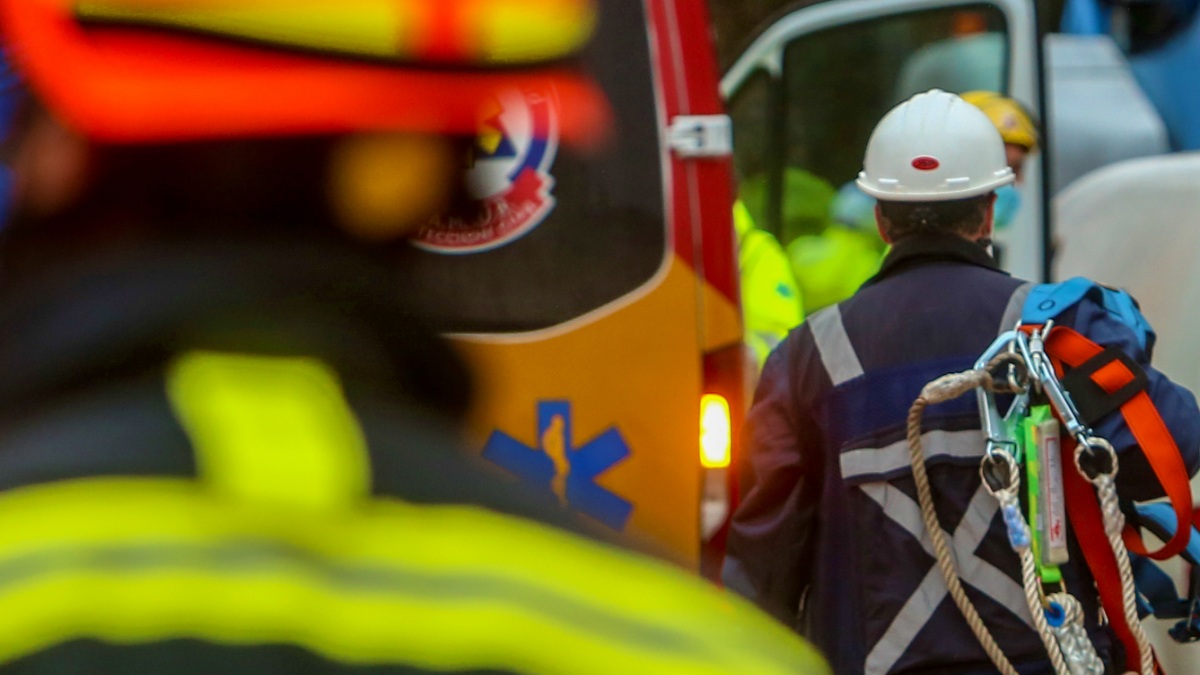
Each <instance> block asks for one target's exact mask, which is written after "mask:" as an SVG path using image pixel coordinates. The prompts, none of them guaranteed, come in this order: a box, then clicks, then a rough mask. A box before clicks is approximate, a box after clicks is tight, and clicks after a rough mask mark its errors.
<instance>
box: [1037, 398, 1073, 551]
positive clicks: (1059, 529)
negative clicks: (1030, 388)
mask: <svg viewBox="0 0 1200 675" xmlns="http://www.w3.org/2000/svg"><path fill="white" fill-rule="evenodd" d="M1034 434H1035V438H1036V440H1037V454H1038V463H1039V464H1041V470H1042V471H1041V474H1042V475H1041V476H1040V478H1041V481H1040V485H1039V490H1038V491H1039V493H1040V494H1039V495H1038V501H1040V502H1041V507H1042V508H1041V514H1042V518H1041V520H1042V524H1043V527H1040V528H1038V537H1039V538H1040V539H1041V555H1042V563H1043V564H1045V565H1061V564H1063V563H1065V562H1067V560H1069V559H1070V554H1069V553H1068V552H1067V507H1066V497H1065V496H1064V495H1063V483H1062V455H1061V454H1060V452H1059V443H1060V442H1061V440H1060V436H1059V427H1058V420H1056V419H1054V418H1050V419H1048V420H1045V421H1044V422H1041V423H1040V424H1038V425H1037V428H1036V429H1035V432H1034Z"/></svg>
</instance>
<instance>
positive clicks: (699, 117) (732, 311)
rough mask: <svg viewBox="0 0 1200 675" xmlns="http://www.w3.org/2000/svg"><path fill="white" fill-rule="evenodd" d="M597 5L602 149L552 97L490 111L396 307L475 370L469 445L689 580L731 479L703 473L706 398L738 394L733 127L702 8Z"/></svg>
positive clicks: (618, 2)
mask: <svg viewBox="0 0 1200 675" xmlns="http://www.w3.org/2000/svg"><path fill="white" fill-rule="evenodd" d="M597 6H598V8H599V10H600V15H599V21H598V23H597V26H596V31H595V37H594V39H593V40H592V42H591V43H590V44H589V45H588V47H587V48H586V50H585V51H584V53H583V54H582V55H581V56H580V59H579V62H580V66H581V67H582V68H583V69H584V70H585V71H586V73H587V74H588V76H589V77H591V78H592V79H593V80H594V81H595V83H596V84H597V85H598V86H599V87H600V89H601V90H602V91H603V93H604V95H605V97H606V99H607V100H608V102H609V105H610V107H611V111H612V129H611V130H610V133H609V135H608V138H607V142H603V143H600V145H599V147H597V148H594V149H593V150H592V151H591V152H583V151H581V150H579V149H576V148H571V147H568V146H565V145H563V144H561V143H560V142H559V136H558V131H557V125H556V121H555V119H554V117H553V107H552V106H550V105H548V104H547V101H548V100H549V98H551V97H553V96H554V95H555V92H553V91H532V90H531V91H510V92H506V93H504V94H502V95H499V96H497V97H496V98H495V100H494V101H493V102H492V105H491V106H490V107H489V108H488V109H486V110H483V111H481V115H480V125H479V130H478V137H477V138H476V139H475V142H474V144H473V147H472V148H471V152H470V156H469V157H468V160H469V163H468V169H469V170H468V185H467V188H468V190H469V192H470V195H471V196H472V197H473V198H474V200H475V201H476V203H477V204H478V206H479V208H478V209H477V212H475V213H469V214H462V215H455V216H453V217H447V218H444V219H440V220H438V221H437V222H434V223H431V224H429V225H428V226H427V227H425V228H424V229H423V230H422V231H420V232H419V233H418V234H417V235H416V237H415V241H414V242H413V243H414V245H413V247H412V249H411V250H410V251H407V258H406V260H405V262H404V269H405V270H406V271H407V272H408V280H409V286H408V288H406V292H407V293H408V294H409V295H410V296H411V297H412V298H413V299H414V301H415V302H419V303H420V304H421V305H422V309H423V313H424V314H425V315H426V316H427V317H428V318H429V320H430V321H432V322H433V323H434V324H435V326H436V327H437V328H438V329H439V330H441V331H443V332H445V333H447V334H449V335H450V336H451V338H452V340H453V341H454V343H455V345H456V346H457V347H458V349H459V351H460V352H461V353H462V354H463V355H464V356H465V357H466V359H467V361H468V362H469V364H470V366H471V368H472V372H473V375H474V377H475V381H476V397H475V408H474V410H473V413H472V417H471V420H470V423H469V427H470V428H469V430H468V433H467V437H466V438H465V443H466V444H467V445H468V447H470V448H472V449H474V450H475V451H476V452H478V453H479V454H480V455H481V457H482V458H483V459H484V460H485V462H487V463H488V464H490V465H492V466H493V467H494V468H495V469H496V471H497V472H498V473H499V474H501V475H505V476H507V477H508V478H510V479H512V480H516V481H521V482H523V483H524V484H525V485H526V486H527V489H528V491H529V492H530V493H531V494H541V495H542V496H543V497H544V498H546V499H547V500H548V501H557V502H559V503H561V504H562V505H563V506H565V507H568V508H570V509H571V510H573V511H575V512H577V513H579V514H580V515H581V516H582V517H583V518H584V519H586V520H588V521H590V522H592V523H593V524H595V525H597V526H598V527H600V528H607V529H608V530H611V531H613V532H619V533H627V534H629V535H631V536H633V537H637V538H642V539H647V540H650V541H652V542H653V543H654V546H655V547H656V548H657V549H659V550H661V551H662V552H663V553H664V555H667V556H670V557H673V558H676V559H678V560H679V561H681V562H683V563H685V564H688V565H691V566H698V564H699V559H700V554H701V538H702V534H701V508H702V499H703V496H704V495H705V490H704V487H705V481H706V479H708V480H709V481H710V482H713V481H712V479H713V478H715V479H716V484H715V485H714V488H720V487H721V485H720V484H719V480H720V478H721V477H722V476H723V475H724V473H723V472H722V470H721V469H720V466H718V467H717V468H716V469H713V470H709V469H706V468H705V467H703V466H702V461H703V458H702V456H701V453H700V449H699V446H700V436H701V431H700V430H701V423H700V418H701V409H702V402H704V401H706V400H709V399H708V398H707V397H706V394H712V393H723V392H725V391H726V390H729V389H733V390H734V391H733V392H732V393H731V394H730V396H728V397H726V399H727V400H728V399H729V398H733V397H734V395H736V394H737V391H736V389H737V387H738V386H739V385H740V384H741V377H740V370H739V367H740V360H738V356H739V355H740V350H739V349H738V346H739V341H740V338H741V329H740V326H739V318H738V308H737V303H736V297H737V296H736V274H735V267H734V255H733V252H732V246H733V243H732V238H733V237H732V224H731V220H730V217H731V216H730V205H731V202H732V197H731V195H730V189H731V186H732V180H731V169H730V167H731V164H732V162H731V159H730V157H729V154H730V142H729V140H728V136H729V134H728V128H729V124H728V121H727V119H726V118H724V116H723V114H722V110H721V100H720V97H719V95H718V93H717V81H718V71H717V68H716V64H715V57H714V53H713V50H712V45H711V43H710V42H709V40H710V32H709V30H708V23H707V20H706V12H705V11H704V9H705V8H704V6H703V0H605V1H604V2H600V3H597ZM601 131H602V130H600V129H597V130H596V133H597V136H600V134H601ZM722 139H724V141H723V142H722ZM597 140H600V139H599V138H598V139H597ZM731 355H732V356H731ZM730 383H732V384H730ZM729 403H730V407H732V408H734V409H735V410H736V407H737V401H736V400H733V401H729ZM729 426H731V425H730V424H729V423H728V422H726V424H725V425H724V428H725V429H726V441H727V442H726V444H725V446H724V452H725V454H724V456H723V457H718V458H717V460H722V461H716V462H714V463H715V464H717V465H723V464H726V463H728V461H729V452H730V451H729V448H728V445H729V443H728V439H727V436H728V431H727V428H728V427H729ZM714 471H715V472H716V473H715V474H714V475H712V476H710V474H713V472H714ZM714 491H715V492H717V493H718V494H717V495H716V497H717V498H718V499H717V500H716V501H718V502H719V498H720V497H721V494H720V490H718V489H714ZM716 506H717V507H719V506H721V504H719V503H718V504H716ZM711 510H713V511H716V512H717V513H716V515H715V516H714V517H712V518H710V520H719V519H720V518H719V517H720V516H721V509H719V508H714V509H711ZM726 510H727V509H726Z"/></svg>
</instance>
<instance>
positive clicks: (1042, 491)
mask: <svg viewBox="0 0 1200 675" xmlns="http://www.w3.org/2000/svg"><path fill="white" fill-rule="evenodd" d="M1084 297H1091V298H1092V299H1094V300H1096V301H1097V302H1098V303H1099V304H1100V305H1101V306H1102V307H1103V308H1104V310H1105V311H1106V312H1108V313H1109V314H1110V315H1113V316H1115V317H1116V318H1117V319H1119V320H1120V321H1121V322H1122V323H1123V324H1124V325H1126V326H1128V327H1130V328H1131V329H1132V330H1133V331H1134V333H1135V335H1136V336H1137V339H1138V342H1139V345H1140V346H1141V347H1142V348H1143V349H1144V350H1148V349H1149V348H1150V347H1152V345H1153V340H1154V333H1153V331H1152V330H1151V329H1150V327H1149V325H1148V324H1147V323H1146V321H1145V319H1144V318H1142V316H1141V313H1140V312H1139V311H1138V309H1137V306H1136V304H1135V303H1134V301H1133V299H1132V298H1131V297H1130V296H1129V295H1128V294H1126V293H1123V292H1121V291H1115V290H1112V289H1108V288H1105V287H1103V286H1100V285H1098V284H1096V283H1094V282H1091V281H1088V280H1086V279H1081V278H1076V279H1071V280H1070V281H1067V282H1063V283H1061V284H1045V285H1041V286H1037V287H1035V288H1034V289H1032V291H1031V292H1030V294H1029V296H1028V298H1027V300H1026V303H1025V306H1024V310H1023V312H1022V317H1021V322H1020V323H1019V324H1018V326H1017V327H1016V328H1015V329H1014V330H1012V331H1008V332H1005V333H1004V334H1002V335H1001V336H999V337H998V338H997V339H996V341H995V342H994V343H993V344H992V345H991V346H990V347H989V348H988V350H987V351H986V352H985V353H984V354H983V355H982V356H981V357H980V359H979V361H978V362H977V363H976V366H975V368H974V369H973V370H971V371H966V372H964V373H954V374H950V375H946V376H943V377H942V378H939V379H938V380H935V381H934V382H931V383H929V384H928V385H927V386H926V387H925V388H924V389H923V390H922V393H921V396H920V397H919V398H918V399H917V401H916V402H914V404H913V408H912V410H911V411H910V416H909V429H908V436H909V445H910V450H911V458H912V463H913V474H914V478H915V480H916V483H917V495H918V501H919V502H920V504H921V508H922V512H923V517H924V520H925V524H926V528H927V529H928V530H929V532H930V536H931V538H932V540H933V543H934V549H935V553H936V554H937V557H938V564H939V568H940V569H941V571H942V575H943V578H944V579H945V580H946V583H947V587H948V588H949V589H950V594H951V597H952V598H953V599H954V601H955V603H956V604H957V605H958V607H959V609H960V610H961V611H962V612H963V614H964V616H965V617H966V619H967V622H968V625H970V627H971V629H972V631H973V632H974V633H975V635H976V637H977V638H978V639H979V640H980V643H981V644H982V645H983V647H984V649H985V651H987V653H988V655H989V657H991V659H992V661H993V662H994V663H995V664H996V666H997V667H998V668H999V669H1000V671H1001V672H1003V673H1006V674H1007V673H1015V672H1016V671H1015V669H1014V668H1013V667H1012V665H1011V664H1010V663H1009V662H1008V660H1007V659H1006V657H1005V656H1004V655H1003V654H1002V653H1001V652H1000V650H999V648H998V647H997V646H996V643H995V641H994V639H992V637H991V635H990V634H989V633H988V631H987V628H986V627H985V626H983V624H982V621H981V620H980V619H979V615H978V613H977V612H976V611H975V610H974V607H973V606H971V603H970V600H969V599H968V598H967V597H966V594H965V593H964V592H963V591H962V587H961V582H960V581H959V579H958V575H957V572H956V571H955V569H954V562H953V559H952V557H951V556H950V554H949V549H948V548H946V547H945V542H944V537H941V536H939V535H941V527H940V526H939V525H938V524H937V517H936V514H935V512H934V510H933V503H932V496H931V494H930V490H929V485H928V478H927V477H926V476H925V471H924V455H923V452H922V450H921V441H920V436H921V429H920V426H921V414H922V411H923V409H924V407H926V406H927V405H930V404H933V403H938V402H942V401H946V400H950V399H952V398H956V397H957V396H959V395H961V394H963V393H966V392H968V391H970V390H972V389H974V390H976V391H977V396H978V400H979V409H980V416H981V420H982V424H983V431H984V434H985V437H986V439H987V451H986V453H985V456H984V459H983V462H982V464H981V470H980V472H981V476H982V478H983V482H984V485H985V486H986V488H987V489H988V491H989V492H990V493H991V494H992V495H993V496H994V497H996V499H997V500H998V501H999V502H1000V505H1001V511H1002V513H1003V516H1004V521H1005V525H1006V528H1007V530H1008V533H1009V541H1010V545H1011V546H1012V548H1013V549H1014V550H1015V551H1016V552H1017V554H1018V556H1019V558H1020V560H1021V567H1022V579H1023V585H1024V587H1025V595H1026V600H1027V603H1028V605H1029V609H1030V611H1031V613H1032V615H1033V620H1034V627H1035V628H1036V629H1037V631H1038V633H1039V635H1040V636H1041V637H1042V641H1043V644H1044V645H1045V647H1046V649H1047V652H1048V654H1049V656H1050V660H1051V662H1052V663H1053V665H1054V668H1055V671H1056V672H1057V673H1059V674H1060V675H1081V674H1085V673H1086V674H1093V673H1095V674H1097V675H1098V674H1099V673H1102V672H1103V666H1102V664H1101V662H1100V660H1099V658H1098V657H1097V655H1096V653H1095V649H1094V647H1093V646H1092V645H1091V643H1090V641H1089V640H1088V638H1087V635H1086V633H1085V632H1084V630H1083V621H1082V612H1081V610H1080V608H1079V603H1078V601H1077V600H1076V599H1075V598H1073V597H1071V596H1070V595H1069V594H1068V593H1067V592H1066V589H1063V591H1062V592H1058V593H1052V594H1047V593H1046V592H1045V590H1044V585H1045V584H1046V583H1047V582H1053V581H1055V579H1056V578H1057V579H1058V580H1059V581H1061V577H1056V575H1057V569H1056V568H1055V565H1056V564H1059V563H1061V562H1065V558H1064V556H1065V550H1066V549H1065V544H1064V542H1065V533H1064V532H1063V531H1062V530H1061V528H1060V525H1061V523H1058V522H1057V521H1056V518H1055V516H1056V513H1061V509H1062V508H1063V506H1064V504H1065V507H1066V508H1065V511H1066V514H1067V516H1068V517H1069V521H1070V526H1071V528H1073V530H1074V532H1075V537H1076V539H1077V541H1078V542H1079V544H1080V548H1081V550H1082V552H1083V555H1084V558H1085V560H1086V562H1087V564H1088V567H1089V568H1090V569H1091V572H1092V575H1093V577H1094V578H1095V581H1096V587H1097V592H1098V595H1099V598H1100V602H1101V606H1102V607H1103V608H1104V611H1105V614H1106V616H1107V618H1108V620H1109V622H1110V624H1111V626H1112V629H1113V632H1114V633H1115V634H1116V636H1117V638H1118V639H1119V640H1120V641H1121V643H1122V645H1123V646H1124V648H1125V652H1126V658H1127V661H1128V665H1129V667H1131V668H1136V669H1137V671H1138V672H1140V673H1142V675H1151V674H1152V673H1155V672H1159V670H1160V669H1159V666H1158V664H1157V662H1156V660H1155V657H1154V654H1153V651H1152V649H1151V648H1150V644H1149V640H1148V639H1147V637H1146V635H1145V633H1144V632H1143V631H1142V628H1141V624H1140V618H1141V617H1142V616H1145V615H1146V614H1147V613H1148V612H1153V613H1155V614H1156V615H1159V616H1163V618H1167V616H1164V615H1170V616H1172V617H1174V618H1178V617H1184V621H1182V622H1181V623H1180V625H1178V626H1176V628H1175V630H1173V631H1172V635H1173V636H1175V637H1176V639H1180V638H1181V637H1183V638H1190V639H1195V637H1192V636H1197V635H1200V631H1198V630H1197V628H1198V627H1200V623H1198V621H1197V618H1196V617H1197V615H1198V614H1200V602H1197V601H1196V597H1197V596H1195V595H1194V594H1193V596H1192V599H1191V600H1182V599H1179V598H1178V597H1177V596H1176V597H1175V598H1174V599H1173V600H1172V601H1168V600H1167V595H1168V593H1167V588H1168V587H1169V588H1170V590H1171V591H1172V592H1173V590H1174V589H1173V584H1171V583H1170V579H1169V578H1166V579H1165V581H1166V582H1167V583H1166V584H1164V583H1163V581H1164V579H1163V576H1165V575H1162V572H1161V570H1158V569H1157V567H1156V566H1155V565H1154V564H1153V563H1151V562H1150V561H1149V560H1147V559H1146V558H1147V557H1148V558H1154V559H1160V560H1161V559H1165V558H1169V557H1172V556H1174V555H1177V554H1180V553H1181V552H1185V551H1186V552H1187V554H1190V555H1192V559H1195V558H1196V554H1197V553H1200V551H1197V550H1189V549H1188V546H1189V540H1190V535H1191V531H1192V526H1191V519H1190V516H1191V504H1192V500H1191V490H1190V486H1189V483H1188V475H1187V469H1186V467H1185V466H1184V464H1183V460H1182V457H1181V455H1180V453H1179V449H1178V447H1177V446H1176V443H1175V440H1174V438H1173V437H1172V436H1171V433H1170V431H1169V430H1168V429H1167V426H1166V424H1165V423H1164V422H1163V420H1162V417H1161V415H1160V414H1159V412H1158V410H1157V409H1156V408H1155V406H1154V404H1153V402H1152V401H1151V399H1150V396H1149V394H1148V393H1147V391H1146V385H1147V377H1146V374H1145V372H1144V371H1143V370H1142V368H1141V367H1140V366H1139V365H1138V364H1137V363H1136V362H1135V361H1133V360H1132V359H1131V358H1129V357H1128V356H1127V355H1126V354H1125V353H1124V352H1122V351H1121V350H1120V349H1117V348H1115V347H1110V348H1107V349H1106V348H1104V347H1101V346H1100V345H1098V344H1096V343H1095V342H1093V341H1092V340H1090V339H1088V338H1087V337H1085V336H1083V335H1082V334H1080V333H1078V332H1077V331H1074V330H1072V329H1070V328H1067V327H1065V326H1057V325H1055V324H1054V321H1055V319H1056V318H1057V317H1059V316H1061V315H1062V313H1063V312H1065V311H1066V310H1068V309H1070V308H1071V307H1074V306H1075V305H1076V304H1078V303H1079V301H1080V300H1082V299H1083V298H1084ZM995 391H1005V392H1011V393H1014V394H1015V395H1016V396H1015V398H1014V401H1013V403H1012V404H1011V405H1010V407H1009V409H1008V412H1007V414H1006V415H1004V416H1001V415H1000V412H999V408H998V407H997V405H996V401H995V396H994V393H993V392H995ZM1043 398H1044V399H1046V400H1048V403H1049V408H1050V409H1052V411H1053V413H1054V417H1055V418H1057V422H1059V423H1061V424H1062V426H1063V427H1065V429H1064V433H1063V434H1062V439H1061V440H1060V439H1059V433H1058V427H1057V425H1056V424H1054V423H1053V421H1050V420H1049V414H1048V413H1047V412H1045V411H1044V410H1041V411H1040V413H1041V417H1040V418H1038V413H1039V409H1038V408H1037V407H1036V406H1034V405H1033V403H1034V402H1035V401H1036V400H1037V399H1043ZM1114 411H1119V412H1120V414H1121V416H1122V419H1123V423H1124V424H1125V426H1126V427H1127V428H1128V429H1129V430H1130V432H1131V433H1132V435H1133V436H1134V439H1135V440H1136V442H1137V444H1138V445H1139V446H1140V447H1141V449H1142V452H1143V454H1144V456H1145V457H1146V460H1147V462H1148V463H1149V465H1150V467H1151V469H1152V470H1153V472H1154V475H1155V476H1156V478H1157V479H1158V481H1159V483H1160V484H1161V486H1162V488H1163V492H1164V493H1165V494H1166V495H1167V497H1168V503H1165V504H1164V503H1160V504H1156V505H1153V506H1152V507H1151V508H1148V509H1146V510H1144V511H1143V512H1142V513H1141V515H1140V516H1139V517H1137V518H1136V521H1137V523H1139V524H1146V525H1147V529H1150V530H1151V531H1152V532H1155V533H1156V534H1158V535H1160V536H1161V537H1162V538H1163V539H1164V540H1165V541H1166V544H1165V545H1164V546H1163V547H1161V548H1160V549H1158V550H1156V551H1150V550H1148V548H1147V547H1146V545H1145V543H1144V542H1143V541H1142V538H1141V535H1140V533H1139V532H1138V530H1137V528H1136V527H1135V526H1133V525H1127V524H1126V520H1125V516H1124V514H1123V513H1122V511H1121V508H1120V505H1119V501H1118V498H1117V493H1116V484H1115V481H1114V478H1115V476H1116V474H1117V470H1118V458H1117V454H1116V452H1115V451H1114V450H1113V448H1112V445H1111V444H1110V443H1109V442H1108V441H1107V440H1106V439H1103V438H1099V437H1097V436H1096V435H1094V434H1093V432H1092V429H1091V424H1093V423H1095V422H1096V421H1097V420H1099V419H1100V418H1102V417H1104V416H1105V415H1107V414H1109V413H1112V412H1114ZM1034 418H1037V419H1034ZM1031 419H1033V420H1034V424H1033V425H1030V421H1031ZM1063 441H1065V442H1063ZM1056 460H1057V461H1056ZM1022 461H1025V463H1026V476H1027V480H1032V481H1035V482H1036V483H1037V487H1036V489H1032V488H1031V492H1030V500H1029V501H1030V505H1031V509H1030V511H1031V513H1030V516H1031V520H1033V522H1034V525H1035V529H1036V530H1037V536H1036V537H1035V536H1034V533H1033V532H1031V529H1030V527H1029V523H1028V522H1027V521H1026V519H1025V516H1024V515H1023V513H1022V509H1021V504H1020V498H1019V494H1020V493H1019V485H1020V480H1021V478H1020V475H1021V471H1020V468H1019V463H1020V462H1022ZM1060 481H1061V483H1060ZM1060 485H1061V487H1059V486H1060ZM1056 491H1057V492H1056ZM1035 493H1036V494H1035ZM1039 508H1040V509H1042V511H1043V512H1042V513H1041V514H1040V515H1039V514H1038V513H1037V510H1038V509H1039ZM1151 523H1153V526H1151V525H1150V524H1151ZM939 540H942V545H941V546H939V545H938V542H939ZM1198 547H1200V544H1198ZM1130 552H1132V553H1133V554H1136V555H1131V554H1130ZM943 553H944V554H945V555H944V556H943ZM1187 554H1185V558H1186V557H1187ZM1135 568H1136V571H1137V576H1138V577H1139V578H1141V579H1145V580H1146V581H1145V582H1144V584H1143V585H1144V586H1146V589H1145V590H1143V591H1141V592H1140V593H1139V592H1138V591H1137V590H1136V589H1135V586H1134V578H1135ZM1155 572H1157V573H1158V575H1161V576H1154V573H1155ZM1152 582H1153V587H1152V588H1153V590H1150V588H1151V587H1150V586H1148V584H1151V583H1152ZM1192 587H1193V591H1195V590H1196V587H1197V584H1193V585H1192ZM1172 594H1173V593H1172ZM1156 603H1157V604H1156ZM1181 606H1182V608H1181ZM1160 612H1161V614H1160ZM1176 634H1178V635H1176ZM1181 641H1184V640H1181Z"/></svg>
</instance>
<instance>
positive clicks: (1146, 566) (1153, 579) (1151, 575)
mask: <svg viewBox="0 0 1200 675" xmlns="http://www.w3.org/2000/svg"><path fill="white" fill-rule="evenodd" d="M1136 509H1137V517H1138V521H1139V524H1140V525H1142V526H1143V527H1145V528H1146V529H1148V530H1150V531H1151V532H1153V533H1154V534H1155V536H1157V537H1159V538H1160V539H1163V540H1164V541H1166V540H1167V539H1170V538H1171V537H1172V536H1173V535H1174V534H1175V511H1174V510H1172V509H1171V505H1170V504H1166V503H1162V502H1156V503H1152V504H1138V505H1136ZM1179 555H1180V557H1182V558H1183V559H1184V560H1186V561H1187V562H1188V563H1190V564H1191V565H1192V569H1191V571H1190V572H1189V574H1188V597H1186V598H1183V597H1180V596H1179V592H1178V591H1177V590H1175V582H1174V581H1173V580H1172V579H1171V577H1170V576H1168V575H1167V573H1166V572H1163V571H1162V568H1160V567H1159V566H1158V565H1156V564H1154V562H1152V561H1151V560H1149V559H1148V558H1143V557H1141V556H1138V555H1134V554H1132V553H1131V554H1130V555H1129V558H1130V563H1131V564H1132V566H1133V580H1134V584H1135V585H1136V587H1137V595H1138V598H1137V600H1138V614H1139V615H1140V616H1142V617H1146V616H1148V615H1150V614H1153V615H1154V616H1155V617H1157V618H1159V619H1182V621H1180V622H1179V623H1177V624H1175V626H1174V627H1173V628H1171V629H1170V630H1169V631H1168V632H1169V633H1170V635H1171V638H1172V639H1173V640H1175V641H1176V642H1195V641H1197V640H1200V533H1198V532H1197V530H1196V528H1195V527H1193V528H1192V536H1191V537H1190V538H1189V540H1188V545H1187V548H1185V549H1184V550H1183V552H1182V553H1180V554H1179Z"/></svg>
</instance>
